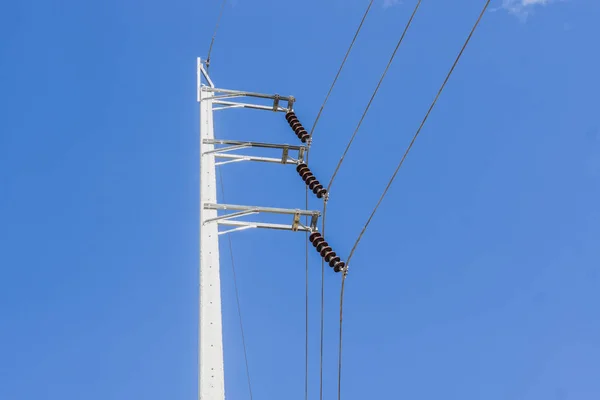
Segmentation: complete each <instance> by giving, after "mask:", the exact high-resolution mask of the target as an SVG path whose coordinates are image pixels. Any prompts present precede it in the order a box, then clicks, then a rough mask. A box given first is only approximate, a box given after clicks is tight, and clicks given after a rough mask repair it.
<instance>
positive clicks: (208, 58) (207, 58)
mask: <svg viewBox="0 0 600 400" xmlns="http://www.w3.org/2000/svg"><path fill="white" fill-rule="evenodd" d="M225 3H227V0H223V2H222V3H221V11H219V16H218V17H217V23H216V24H215V32H214V33H213V36H212V39H211V40H210V46H209V47H208V55H207V56H206V70H207V71H208V68H209V67H210V53H211V52H212V48H213V45H214V44H215V37H216V36H217V31H218V30H219V23H220V22H221V17H223V10H225Z"/></svg>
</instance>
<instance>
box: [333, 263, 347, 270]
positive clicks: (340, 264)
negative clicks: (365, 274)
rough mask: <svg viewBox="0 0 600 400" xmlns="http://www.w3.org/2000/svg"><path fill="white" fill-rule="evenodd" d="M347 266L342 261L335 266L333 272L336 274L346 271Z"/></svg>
mask: <svg viewBox="0 0 600 400" xmlns="http://www.w3.org/2000/svg"><path fill="white" fill-rule="evenodd" d="M345 266H346V264H345V263H344V262H343V261H340V262H338V263H337V264H335V265H334V266H333V270H334V271H335V272H342V270H343V269H344V267H345Z"/></svg>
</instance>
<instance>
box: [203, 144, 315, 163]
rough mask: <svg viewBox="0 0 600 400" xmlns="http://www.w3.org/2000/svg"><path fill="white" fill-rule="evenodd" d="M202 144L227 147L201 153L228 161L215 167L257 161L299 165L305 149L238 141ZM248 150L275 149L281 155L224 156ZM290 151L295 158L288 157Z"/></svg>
mask: <svg viewBox="0 0 600 400" xmlns="http://www.w3.org/2000/svg"><path fill="white" fill-rule="evenodd" d="M202 143H203V144H211V145H228V146H226V147H215V148H213V149H211V150H206V151H204V152H203V153H202V155H203V156H205V155H207V154H214V155H215V157H216V158H220V159H227V160H228V161H220V162H217V163H216V164H215V165H217V166H218V165H224V164H229V163H232V162H238V161H259V162H270V163H276V164H293V165H296V164H299V163H302V162H303V161H304V154H305V153H306V150H307V148H306V147H305V146H292V145H289V144H274V143H260V142H241V141H238V140H216V139H204V140H203V141H202ZM248 148H264V149H276V150H281V155H280V156H279V157H277V158H275V157H258V156H251V155H239V154H224V153H227V152H233V151H237V150H243V149H248ZM290 151H295V152H297V153H296V157H291V156H290V155H289V152H290Z"/></svg>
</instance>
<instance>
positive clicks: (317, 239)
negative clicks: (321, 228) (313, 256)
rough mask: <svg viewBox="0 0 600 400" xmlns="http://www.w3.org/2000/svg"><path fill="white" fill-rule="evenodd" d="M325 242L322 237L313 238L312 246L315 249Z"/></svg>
mask: <svg viewBox="0 0 600 400" xmlns="http://www.w3.org/2000/svg"><path fill="white" fill-rule="evenodd" d="M324 241H325V239H323V236H319V237H318V238H315V240H314V241H313V242H312V244H313V246H315V247H317V246H318V245H319V243H323V242H324Z"/></svg>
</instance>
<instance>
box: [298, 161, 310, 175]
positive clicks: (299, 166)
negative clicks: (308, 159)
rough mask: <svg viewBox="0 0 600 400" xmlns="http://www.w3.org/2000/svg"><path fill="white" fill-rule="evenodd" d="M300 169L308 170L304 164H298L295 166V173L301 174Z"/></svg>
mask: <svg viewBox="0 0 600 400" xmlns="http://www.w3.org/2000/svg"><path fill="white" fill-rule="evenodd" d="M302 168H308V165H306V164H304V163H300V164H298V165H297V166H296V171H298V172H299V173H301V172H300V170H301V169H302Z"/></svg>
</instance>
